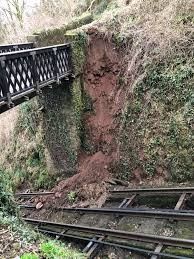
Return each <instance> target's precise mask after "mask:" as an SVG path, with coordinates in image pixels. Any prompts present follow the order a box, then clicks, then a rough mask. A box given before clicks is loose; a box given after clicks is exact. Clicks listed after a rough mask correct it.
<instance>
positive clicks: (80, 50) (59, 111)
mask: <svg viewBox="0 0 194 259" xmlns="http://www.w3.org/2000/svg"><path fill="white" fill-rule="evenodd" d="M67 38H68V40H69V41H73V42H72V61H73V67H74V74H75V78H73V79H72V78H70V80H69V81H65V80H63V81H62V83H61V84H60V85H54V86H53V87H52V88H44V90H43V92H42V94H41V96H40V97H39V103H40V106H41V107H42V109H43V110H42V111H43V112H42V118H43V120H42V129H43V135H44V138H43V139H44V142H45V147H46V150H47V152H48V153H49V160H50V161H49V163H52V166H50V165H49V168H50V170H54V171H55V173H56V174H57V175H59V176H60V175H63V176H64V175H65V176H66V177H69V176H71V175H72V174H74V173H75V172H76V167H77V159H78V153H79V149H80V145H81V140H80V139H81V133H82V127H83V125H82V111H83V108H84V101H83V94H82V84H83V82H82V73H83V67H84V62H85V36H84V34H83V33H80V32H79V33H73V34H72V33H71V35H69V34H68V36H67V35H65V30H64V29H61V30H60V29H59V30H53V31H49V32H47V33H46V32H43V33H41V35H39V36H38V39H37V42H38V44H41V45H44V44H45V45H52V44H54V45H55V44H59V43H63V42H64V40H65V39H67ZM42 42H44V44H42Z"/></svg>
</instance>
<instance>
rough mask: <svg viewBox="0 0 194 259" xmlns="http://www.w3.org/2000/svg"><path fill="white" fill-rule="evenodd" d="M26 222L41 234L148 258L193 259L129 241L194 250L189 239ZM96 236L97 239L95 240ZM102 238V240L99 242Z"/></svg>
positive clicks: (35, 220) (193, 241)
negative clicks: (127, 251) (143, 246)
mask: <svg viewBox="0 0 194 259" xmlns="http://www.w3.org/2000/svg"><path fill="white" fill-rule="evenodd" d="M24 220H25V221H26V222H27V223H29V224H33V225H35V226H37V227H38V230H39V231H40V232H43V233H45V234H49V235H54V236H59V237H61V238H70V239H73V240H75V239H76V240H82V241H85V242H86V241H88V242H91V241H92V242H93V243H96V244H101V245H108V246H113V247H119V248H122V249H126V250H129V251H130V252H134V253H139V254H144V255H147V256H158V257H159V258H176V259H180V258H182V259H183V258H192V257H188V256H178V255H173V254H169V253H161V252H158V253H157V252H155V251H151V250H150V249H142V248H139V247H138V246H137V247H134V246H132V245H130V244H129V243H128V242H129V241H136V242H141V243H151V244H158V243H160V244H163V245H165V246H170V247H181V248H187V249H188V248H190V249H192V248H194V240H189V239H178V238H171V237H163V236H156V235H147V234H142V233H133V232H126V231H120V230H112V229H104V228H94V227H88V226H82V225H71V224H63V223H56V222H51V221H43V220H37V219H29V218H24ZM94 236H95V237H96V239H94ZM99 237H102V240H98V238H99Z"/></svg>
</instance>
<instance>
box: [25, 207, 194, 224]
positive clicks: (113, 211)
mask: <svg viewBox="0 0 194 259" xmlns="http://www.w3.org/2000/svg"><path fill="white" fill-rule="evenodd" d="M20 208H23V209H36V206H33V205H20ZM52 209H53V210H55V211H64V212H69V213H80V214H101V215H116V216H130V217H143V218H157V219H168V220H169V219H172V220H180V221H194V211H193V213H190V212H182V211H179V212H176V211H170V212H169V211H159V210H154V209H150V210H138V209H118V208H100V209H98V208H92V209H90V208H66V207H58V208H52Z"/></svg>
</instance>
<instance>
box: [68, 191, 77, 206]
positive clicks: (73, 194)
mask: <svg viewBox="0 0 194 259" xmlns="http://www.w3.org/2000/svg"><path fill="white" fill-rule="evenodd" d="M76 197H77V194H76V192H73V191H71V192H69V193H68V194H67V198H68V201H69V202H70V203H73V202H74V201H75V199H76Z"/></svg>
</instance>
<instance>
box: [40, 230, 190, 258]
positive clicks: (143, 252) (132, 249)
mask: <svg viewBox="0 0 194 259" xmlns="http://www.w3.org/2000/svg"><path fill="white" fill-rule="evenodd" d="M39 232H42V233H44V234H49V235H54V236H60V237H63V238H70V239H78V240H82V241H87V242H90V241H91V239H90V238H87V237H81V236H78V235H71V234H65V233H60V232H55V231H50V230H46V229H41V228H39ZM92 242H93V243H96V244H101V245H107V246H112V247H118V248H122V249H126V250H129V251H130V252H133V253H136V254H144V255H148V256H151V255H156V256H160V257H163V258H170V259H171V258H172V259H192V258H191V257H184V256H178V255H171V254H167V253H157V252H154V251H150V250H146V249H142V248H136V247H131V246H127V245H123V244H119V243H115V242H107V241H99V240H94V239H92Z"/></svg>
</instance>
